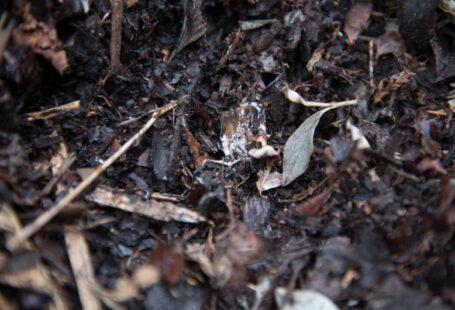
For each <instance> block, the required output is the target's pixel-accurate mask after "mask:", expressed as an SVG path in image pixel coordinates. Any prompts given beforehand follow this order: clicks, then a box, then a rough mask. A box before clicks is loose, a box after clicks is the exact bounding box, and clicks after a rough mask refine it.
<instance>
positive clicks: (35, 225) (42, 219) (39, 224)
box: [7, 101, 180, 251]
mask: <svg viewBox="0 0 455 310" xmlns="http://www.w3.org/2000/svg"><path fill="white" fill-rule="evenodd" d="M179 103H180V101H172V102H170V103H168V104H167V105H165V106H163V107H162V108H160V109H159V110H157V111H156V112H154V113H153V115H152V117H151V118H150V119H149V120H148V121H147V123H145V125H144V126H143V127H142V128H141V129H140V130H139V131H138V132H137V133H136V134H135V135H134V136H132V137H131V138H130V139H129V140H128V141H127V142H126V143H125V144H123V145H122V147H121V148H120V149H118V151H117V152H115V153H114V154H112V156H111V157H109V158H108V159H107V160H106V161H105V162H104V163H103V164H102V165H100V166H98V167H97V168H96V169H95V170H94V171H93V172H92V173H91V174H90V175H89V176H88V177H87V178H86V179H84V180H83V181H82V182H81V183H79V185H78V186H76V187H75V188H74V189H72V190H70V191H69V193H68V194H67V195H66V196H65V197H63V198H62V199H61V200H60V201H59V202H58V203H57V204H55V205H54V206H53V207H51V208H50V209H49V210H47V211H46V212H44V213H43V214H41V215H40V216H39V217H38V218H36V219H35V221H33V222H32V223H31V224H29V225H27V226H25V227H24V228H22V229H21V230H20V231H18V233H17V234H16V235H15V236H14V237H12V238H11V239H10V240H8V242H7V246H8V248H9V249H10V250H12V251H13V250H15V249H17V248H18V247H19V246H20V245H21V244H22V243H23V242H24V241H26V240H27V239H28V238H30V237H31V236H32V235H34V234H35V233H36V232H38V231H39V230H40V229H41V228H43V226H44V225H46V224H47V223H48V222H49V221H50V220H52V219H53V218H54V217H55V216H56V215H57V214H59V213H60V212H61V211H62V210H63V209H65V207H66V206H67V205H68V204H69V203H71V202H72V201H73V200H74V199H75V198H76V197H77V196H78V195H79V194H80V193H82V191H84V190H85V189H86V188H87V187H88V186H89V185H91V184H92V183H93V181H95V179H96V178H98V177H99V176H100V175H101V174H102V173H103V172H104V171H105V170H106V169H107V168H108V167H110V166H111V165H112V164H113V163H114V162H115V161H116V160H117V159H118V158H119V157H120V156H122V155H123V154H125V153H126V151H127V150H128V149H129V148H130V147H131V146H132V145H133V144H134V143H136V141H138V140H139V139H140V138H141V137H142V136H143V135H144V134H145V133H146V132H147V130H149V129H150V127H152V125H153V124H154V123H155V121H156V120H157V119H158V118H159V117H160V116H161V115H163V114H165V113H167V112H169V111H170V110H172V109H174V108H175V107H176V106H177V105H178V104H179Z"/></svg>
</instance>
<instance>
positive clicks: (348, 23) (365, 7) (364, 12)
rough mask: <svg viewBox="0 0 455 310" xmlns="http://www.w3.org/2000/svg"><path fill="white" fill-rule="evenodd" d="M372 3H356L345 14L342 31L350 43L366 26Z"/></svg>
mask: <svg viewBox="0 0 455 310" xmlns="http://www.w3.org/2000/svg"><path fill="white" fill-rule="evenodd" d="M371 9H372V5H371V3H361V2H359V3H356V4H354V6H353V7H351V9H350V10H349V12H348V14H347V15H346V20H345V23H344V32H345V33H346V35H347V37H348V41H349V43H350V44H352V43H354V42H355V41H356V40H357V38H358V37H359V34H360V33H361V32H362V31H363V30H364V29H365V28H367V26H368V21H369V19H370V13H371Z"/></svg>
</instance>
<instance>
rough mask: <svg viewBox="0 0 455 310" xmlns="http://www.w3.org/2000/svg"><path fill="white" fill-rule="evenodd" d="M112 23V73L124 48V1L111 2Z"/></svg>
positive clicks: (114, 0) (115, 0)
mask: <svg viewBox="0 0 455 310" xmlns="http://www.w3.org/2000/svg"><path fill="white" fill-rule="evenodd" d="M110 2H111V11H112V23H111V47H110V48H111V66H110V69H111V71H114V70H115V69H116V68H117V66H118V64H119V61H120V51H121V48H122V20H123V0H111V1H110Z"/></svg>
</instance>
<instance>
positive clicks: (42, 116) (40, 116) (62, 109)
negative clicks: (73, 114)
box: [27, 100, 81, 121]
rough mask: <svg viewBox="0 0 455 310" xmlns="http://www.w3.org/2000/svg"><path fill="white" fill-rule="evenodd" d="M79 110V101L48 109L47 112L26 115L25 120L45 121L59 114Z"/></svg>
mask: <svg viewBox="0 0 455 310" xmlns="http://www.w3.org/2000/svg"><path fill="white" fill-rule="evenodd" d="M80 108H81V101H80V100H76V101H72V102H69V103H65V104H62V105H60V106H58V107H54V108H50V109H47V110H43V111H38V112H31V113H28V114H27V120H28V121H36V120H46V119H50V118H53V117H56V116H58V115H60V114H63V113H66V112H70V111H74V110H77V109H80Z"/></svg>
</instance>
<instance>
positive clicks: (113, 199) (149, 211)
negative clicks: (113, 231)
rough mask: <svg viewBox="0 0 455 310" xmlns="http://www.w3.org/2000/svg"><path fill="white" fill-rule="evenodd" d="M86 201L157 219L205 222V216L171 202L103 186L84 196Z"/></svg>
mask: <svg viewBox="0 0 455 310" xmlns="http://www.w3.org/2000/svg"><path fill="white" fill-rule="evenodd" d="M85 198H86V199H87V200H88V201H91V202H95V203H97V204H100V205H103V206H109V207H113V208H117V209H120V210H124V211H127V212H131V213H137V214H141V215H144V216H147V217H150V218H152V219H154V220H157V221H164V222H169V221H172V220H174V221H178V222H184V223H200V222H205V221H206V218H205V217H204V216H202V215H200V214H199V213H197V212H196V211H193V210H190V209H187V208H184V207H180V206H178V205H176V204H174V203H172V202H167V201H158V200H155V199H151V200H143V199H142V198H141V196H139V195H127V194H125V193H120V192H116V191H114V190H113V189H111V188H107V187H104V186H99V187H97V188H96V189H95V190H94V191H93V192H92V193H91V194H89V195H87V196H86V197H85Z"/></svg>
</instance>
